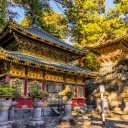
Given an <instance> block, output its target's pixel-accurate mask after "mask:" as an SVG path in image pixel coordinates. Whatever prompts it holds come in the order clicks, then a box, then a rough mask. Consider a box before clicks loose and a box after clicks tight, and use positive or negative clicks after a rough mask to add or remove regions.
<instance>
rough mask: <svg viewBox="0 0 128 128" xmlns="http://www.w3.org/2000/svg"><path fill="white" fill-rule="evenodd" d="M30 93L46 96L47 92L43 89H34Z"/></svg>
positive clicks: (33, 95) (31, 94)
mask: <svg viewBox="0 0 128 128" xmlns="http://www.w3.org/2000/svg"><path fill="white" fill-rule="evenodd" d="M29 95H30V96H32V97H35V96H40V97H46V96H47V93H46V92H44V91H42V90H33V91H32V92H30V94H29Z"/></svg>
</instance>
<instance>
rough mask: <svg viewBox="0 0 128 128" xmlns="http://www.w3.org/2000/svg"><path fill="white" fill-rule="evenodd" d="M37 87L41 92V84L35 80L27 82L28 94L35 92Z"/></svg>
mask: <svg viewBox="0 0 128 128" xmlns="http://www.w3.org/2000/svg"><path fill="white" fill-rule="evenodd" d="M38 86H40V89H41V90H42V82H41V81H37V80H29V82H28V92H31V91H33V90H37V88H38Z"/></svg>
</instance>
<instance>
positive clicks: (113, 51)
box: [85, 32, 128, 110]
mask: <svg viewBox="0 0 128 128" xmlns="http://www.w3.org/2000/svg"><path fill="white" fill-rule="evenodd" d="M86 48H87V49H89V50H90V51H92V52H93V53H95V54H97V55H98V57H97V61H98V62H99V63H100V69H99V72H98V74H99V78H97V79H92V80H90V81H86V82H85V83H86V85H87V86H86V87H87V88H86V91H87V95H88V98H89V95H90V101H91V98H92V94H93V96H95V94H97V93H98V91H99V90H98V88H99V85H101V84H102V85H104V86H105V90H106V91H107V92H109V103H110V107H111V108H113V109H115V110H119V109H120V108H121V107H119V106H123V99H122V93H124V92H126V91H127V93H128V82H127V81H128V34H127V33H124V34H123V35H118V36H116V35H114V34H111V33H108V32H105V33H104V34H103V36H102V37H101V38H100V39H99V41H98V42H97V43H95V44H88V45H86ZM88 100H89V99H88Z"/></svg>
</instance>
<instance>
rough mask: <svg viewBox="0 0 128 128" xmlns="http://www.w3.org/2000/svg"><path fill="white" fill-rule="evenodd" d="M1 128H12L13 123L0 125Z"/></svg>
mask: <svg viewBox="0 0 128 128" xmlns="http://www.w3.org/2000/svg"><path fill="white" fill-rule="evenodd" d="M0 128H12V121H8V122H5V123H0Z"/></svg>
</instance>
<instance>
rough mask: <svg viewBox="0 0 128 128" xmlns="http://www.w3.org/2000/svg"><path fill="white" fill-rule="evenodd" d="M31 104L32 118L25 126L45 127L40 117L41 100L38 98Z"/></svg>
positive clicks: (33, 127)
mask: <svg viewBox="0 0 128 128" xmlns="http://www.w3.org/2000/svg"><path fill="white" fill-rule="evenodd" d="M32 105H33V106H34V109H33V118H32V119H31V121H30V122H29V124H28V125H27V128H45V123H44V121H43V120H42V118H41V107H42V106H43V102H42V101H41V100H40V101H39V100H38V101H33V103H32Z"/></svg>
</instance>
